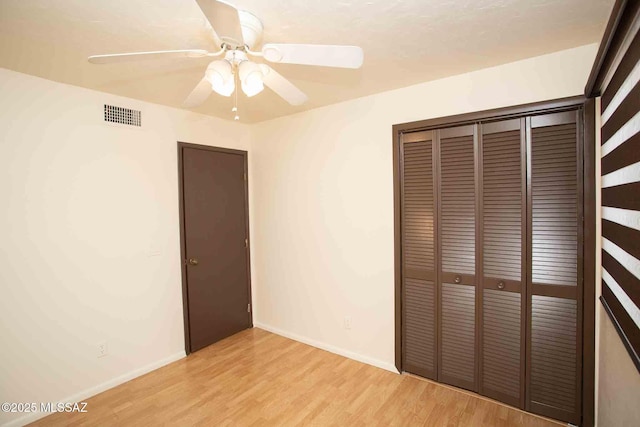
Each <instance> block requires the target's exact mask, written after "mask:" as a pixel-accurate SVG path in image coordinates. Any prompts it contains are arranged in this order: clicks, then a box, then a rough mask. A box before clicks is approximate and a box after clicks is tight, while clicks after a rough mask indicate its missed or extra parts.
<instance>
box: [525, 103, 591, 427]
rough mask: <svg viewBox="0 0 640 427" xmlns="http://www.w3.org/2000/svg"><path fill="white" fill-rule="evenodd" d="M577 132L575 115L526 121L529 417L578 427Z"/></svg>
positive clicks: (579, 238) (579, 235)
mask: <svg viewBox="0 0 640 427" xmlns="http://www.w3.org/2000/svg"><path fill="white" fill-rule="evenodd" d="M580 128H581V127H580V120H579V113H578V112H577V111H568V112H563V113H555V114H548V115H541V116H534V117H531V118H529V119H527V133H528V140H530V145H529V146H528V147H527V150H528V158H529V161H530V162H531V163H530V174H531V176H530V182H529V185H530V189H529V209H530V211H529V212H528V215H530V224H531V227H530V230H529V233H530V235H529V236H528V240H529V242H530V254H529V256H530V261H529V262H530V270H529V271H528V274H529V275H530V276H529V283H530V284H531V285H530V286H529V291H528V294H529V295H528V300H529V303H530V306H529V307H528V310H529V316H530V319H529V328H528V333H527V335H528V336H527V342H528V346H527V347H528V351H527V353H528V354H527V376H528V378H527V382H528V385H527V409H528V410H530V411H531V412H535V413H538V414H542V415H547V416H549V417H552V418H556V419H559V420H563V421H567V422H570V423H573V424H576V425H578V424H579V422H580V416H579V414H580V411H581V408H580V402H581V399H580V388H581V381H580V377H581V360H582V358H581V351H580V348H581V338H580V337H581V334H582V330H581V321H580V319H581V314H582V313H581V312H582V310H581V303H580V302H581V301H582V276H581V273H580V272H581V271H582V265H581V259H582V257H581V256H578V255H579V254H581V253H582V244H581V241H582V233H581V229H582V227H581V217H582V208H581V203H582V200H581V197H579V195H580V194H582V188H581V186H582V184H581V182H582V181H581V179H579V177H581V176H582V169H581V168H582V166H581V162H579V161H578V159H581V158H582V153H581V152H579V151H578V150H579V149H580V148H579V144H577V141H578V139H579V138H580V137H581V136H580V135H579V134H578V133H579V132H580ZM579 225H580V226H579Z"/></svg>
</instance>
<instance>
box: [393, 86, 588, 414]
mask: <svg viewBox="0 0 640 427" xmlns="http://www.w3.org/2000/svg"><path fill="white" fill-rule="evenodd" d="M576 109H578V110H580V112H581V114H582V120H581V121H582V127H581V128H580V129H579V131H580V132H582V135H583V145H582V146H581V147H579V149H580V150H581V151H582V154H583V155H582V168H580V171H581V172H582V174H581V176H580V177H579V178H581V180H582V184H583V185H582V189H583V193H582V195H581V199H582V204H581V205H582V216H583V226H582V227H579V230H580V234H581V235H582V238H583V244H582V253H579V254H578V256H579V258H581V261H582V262H581V265H582V269H581V272H580V273H581V274H580V275H581V276H582V280H583V283H582V289H583V292H582V302H581V304H580V305H581V306H582V310H581V317H582V319H581V320H582V321H581V323H582V335H581V341H582V405H581V407H582V411H581V415H582V417H581V418H582V423H581V425H583V426H592V425H593V423H594V416H593V414H594V394H595V390H594V382H595V376H594V375H595V372H594V371H595V256H596V254H595V244H596V236H595V226H596V218H595V217H596V212H595V178H596V177H595V161H596V157H595V102H594V100H593V99H586V98H585V97H583V96H578V97H570V98H563V99H558V100H553V101H545V102H538V103H532V104H525V105H519V106H514V107H507V108H499V109H493V110H486V111H481V112H474V113H468V114H461V115H456V116H449V117H442V118H436V119H429V120H421V121H416V122H409V123H402V124H396V125H394V126H393V130H392V140H393V187H394V264H395V271H394V282H395V292H394V296H395V301H394V306H395V366H396V368H397V369H398V371H399V372H401V373H402V372H403V371H404V369H403V366H402V343H403V337H402V304H403V303H402V236H401V232H402V222H401V221H402V210H401V200H402V199H401V173H400V172H401V169H400V159H401V141H402V138H401V136H402V134H404V133H408V132H416V131H424V130H435V129H438V128H442V127H450V126H459V125H468V124H475V123H477V122H479V121H488V120H503V119H509V118H522V117H525V116H529V115H533V114H545V113H554V112H562V111H568V110H576ZM580 171H579V172H580ZM476 262H478V261H477V260H476Z"/></svg>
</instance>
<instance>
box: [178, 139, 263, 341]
mask: <svg viewBox="0 0 640 427" xmlns="http://www.w3.org/2000/svg"><path fill="white" fill-rule="evenodd" d="M179 152H180V161H181V171H182V174H181V175H182V176H181V179H182V182H181V184H182V185H181V187H182V188H181V189H182V206H183V224H182V226H183V230H182V232H183V254H184V260H183V262H184V273H185V274H184V277H183V280H185V281H186V283H185V284H184V285H186V292H185V294H186V295H185V297H186V298H185V300H186V307H185V309H186V313H187V315H186V316H185V321H186V322H187V324H186V327H185V329H186V331H187V333H188V343H187V350H188V351H196V350H199V349H201V348H203V347H206V346H208V345H209V344H212V343H214V342H216V341H219V340H221V339H223V338H226V337H228V336H230V335H233V334H235V333H236V332H239V331H241V330H243V329H246V328H249V327H251V314H250V305H249V304H250V283H249V277H250V275H249V267H248V266H249V263H248V226H247V224H248V220H247V219H248V213H247V212H248V210H247V191H246V188H247V187H246V165H247V163H246V159H247V157H246V152H242V151H235V150H226V149H213V148H212V147H204V146H195V145H192V144H180V146H179Z"/></svg>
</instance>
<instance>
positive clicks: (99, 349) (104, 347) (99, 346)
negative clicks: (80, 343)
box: [96, 341, 109, 357]
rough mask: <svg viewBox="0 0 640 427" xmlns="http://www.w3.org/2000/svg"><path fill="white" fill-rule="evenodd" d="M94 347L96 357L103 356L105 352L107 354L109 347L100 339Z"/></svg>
mask: <svg viewBox="0 0 640 427" xmlns="http://www.w3.org/2000/svg"><path fill="white" fill-rule="evenodd" d="M96 349H97V356H98V357H105V356H106V355H107V354H109V348H108V347H107V342H106V341H100V342H99V343H97V344H96Z"/></svg>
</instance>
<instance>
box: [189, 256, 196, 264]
mask: <svg viewBox="0 0 640 427" xmlns="http://www.w3.org/2000/svg"><path fill="white" fill-rule="evenodd" d="M189 264H191V265H198V259H197V258H189Z"/></svg>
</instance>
